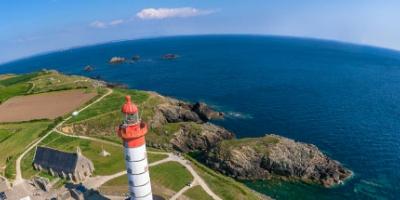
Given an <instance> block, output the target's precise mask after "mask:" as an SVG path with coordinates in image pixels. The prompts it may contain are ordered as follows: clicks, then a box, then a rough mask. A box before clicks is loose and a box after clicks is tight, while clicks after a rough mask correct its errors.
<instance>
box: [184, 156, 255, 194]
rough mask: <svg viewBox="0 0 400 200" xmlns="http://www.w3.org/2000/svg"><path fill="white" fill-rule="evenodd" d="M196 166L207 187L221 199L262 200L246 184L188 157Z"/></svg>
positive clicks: (194, 166)
mask: <svg viewBox="0 0 400 200" xmlns="http://www.w3.org/2000/svg"><path fill="white" fill-rule="evenodd" d="M186 158H187V159H189V160H190V161H191V162H192V163H193V164H194V165H193V168H194V169H195V170H196V172H197V173H198V174H199V175H200V176H201V177H202V178H203V179H204V181H205V182H206V183H207V185H208V186H209V187H210V188H211V190H213V192H214V193H215V194H217V195H218V196H219V197H220V198H222V199H226V200H231V199H232V200H236V199H239V200H241V199H243V200H244V199H246V200H253V199H254V200H260V199H262V198H260V197H259V196H258V195H257V194H256V193H255V192H253V191H252V190H250V189H249V188H248V187H246V186H245V185H244V184H242V183H239V182H237V181H235V180H234V179H232V178H230V177H227V176H224V175H222V174H220V173H218V172H215V171H213V170H212V169H210V168H207V167H206V166H204V165H202V164H200V163H199V162H197V161H196V160H194V159H193V158H191V157H189V156H186Z"/></svg>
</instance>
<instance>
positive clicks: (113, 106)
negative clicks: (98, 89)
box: [67, 89, 149, 124]
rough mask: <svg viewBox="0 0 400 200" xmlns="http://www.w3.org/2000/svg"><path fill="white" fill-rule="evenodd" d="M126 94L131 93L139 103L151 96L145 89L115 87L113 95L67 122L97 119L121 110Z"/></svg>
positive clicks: (132, 97) (133, 98) (133, 99)
mask: <svg viewBox="0 0 400 200" xmlns="http://www.w3.org/2000/svg"><path fill="white" fill-rule="evenodd" d="M126 95H130V96H131V99H132V101H133V102H134V103H136V104H137V105H140V104H142V103H143V102H144V101H146V100H147V99H148V97H149V95H148V93H146V92H144V91H138V90H125V89H113V93H112V94H111V95H109V96H107V97H105V98H104V99H103V100H102V101H101V102H99V103H97V104H95V105H93V106H91V107H90V108H88V109H86V110H85V111H83V112H81V113H79V115H78V116H76V117H74V118H71V119H70V120H69V121H68V122H67V124H70V123H76V122H80V121H83V120H88V119H90V118H94V117H95V118H96V119H97V118H98V117H100V116H104V115H107V114H110V113H113V112H117V111H120V110H121V106H122V105H123V104H124V102H125V96H126ZM121 116H122V114H121Z"/></svg>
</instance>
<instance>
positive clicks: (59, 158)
mask: <svg viewBox="0 0 400 200" xmlns="http://www.w3.org/2000/svg"><path fill="white" fill-rule="evenodd" d="M77 161H78V154H77V153H67V152H63V151H59V150H56V149H52V148H48V147H37V148H36V154H35V158H34V159H33V163H35V164H39V165H41V166H42V167H44V168H51V169H53V170H54V171H64V172H65V173H72V172H74V170H75V167H76V164H77Z"/></svg>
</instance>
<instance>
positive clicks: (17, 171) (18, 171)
mask: <svg viewBox="0 0 400 200" xmlns="http://www.w3.org/2000/svg"><path fill="white" fill-rule="evenodd" d="M107 90H108V91H107V93H105V94H104V95H103V96H101V97H100V98H98V99H96V100H95V101H93V102H92V103H90V104H88V105H86V106H85V107H83V108H81V109H80V110H78V112H82V111H84V110H86V109H87V108H89V107H90V106H92V105H93V104H95V103H97V102H99V101H101V100H102V99H103V98H105V97H106V96H108V95H110V94H111V93H112V92H113V90H111V89H109V88H107ZM71 117H72V116H69V117H67V118H65V119H64V120H63V121H61V122H60V123H58V124H57V125H56V126H55V127H54V128H53V129H51V130H50V131H49V132H47V133H46V134H45V135H44V136H43V137H41V138H40V139H39V140H37V141H36V142H34V143H33V144H31V145H30V146H29V147H28V148H27V149H26V150H25V151H24V152H23V153H22V154H21V155H20V156H18V158H17V160H16V164H15V168H16V169H15V180H14V182H13V185H14V186H15V185H18V184H21V183H22V182H23V181H24V179H23V178H22V173H21V160H22V158H23V157H24V156H25V155H26V154H27V153H28V152H29V151H31V150H32V149H33V148H35V147H36V146H37V145H38V144H39V143H40V142H42V141H43V140H44V139H46V138H47V137H48V136H49V135H50V134H51V133H52V132H53V131H55V130H57V128H58V127H60V126H62V125H63V124H64V123H65V122H66V121H68V120H69V119H71Z"/></svg>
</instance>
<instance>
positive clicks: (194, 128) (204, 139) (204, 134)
mask: <svg viewBox="0 0 400 200" xmlns="http://www.w3.org/2000/svg"><path fill="white" fill-rule="evenodd" d="M233 137H234V135H233V133H231V132H229V131H227V130H226V129H224V128H221V127H219V126H216V125H213V124H210V123H205V124H194V123H186V124H183V125H182V126H181V128H180V129H179V131H177V132H176V133H175V137H174V138H173V139H172V140H171V141H170V142H171V144H172V145H173V147H174V148H175V149H177V150H180V151H182V152H192V151H204V152H207V151H209V150H210V149H211V148H214V147H215V146H217V144H219V143H220V142H221V141H223V140H228V139H232V138H233Z"/></svg>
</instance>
